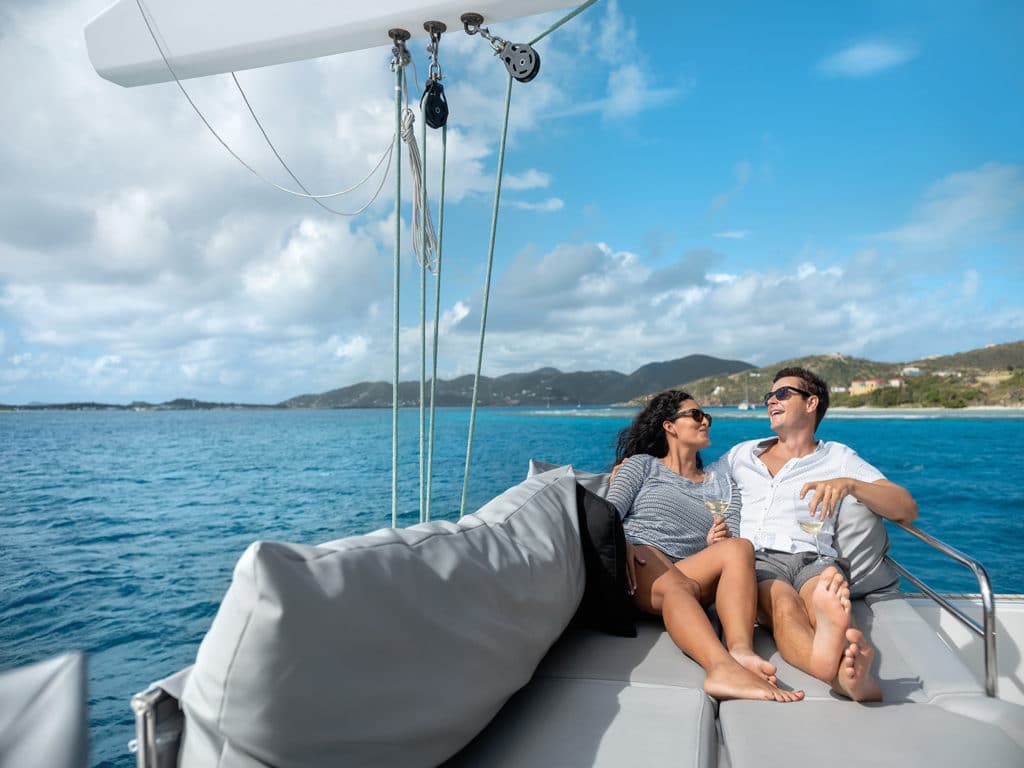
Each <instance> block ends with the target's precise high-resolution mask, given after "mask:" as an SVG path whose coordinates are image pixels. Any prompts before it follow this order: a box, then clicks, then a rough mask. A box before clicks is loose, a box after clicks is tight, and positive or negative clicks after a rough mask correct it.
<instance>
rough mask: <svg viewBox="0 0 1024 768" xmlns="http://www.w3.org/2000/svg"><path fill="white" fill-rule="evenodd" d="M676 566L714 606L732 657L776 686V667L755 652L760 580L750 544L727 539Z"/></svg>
mask: <svg viewBox="0 0 1024 768" xmlns="http://www.w3.org/2000/svg"><path fill="white" fill-rule="evenodd" d="M675 567H676V568H677V569H678V570H679V572H680V573H682V574H683V575H684V576H686V577H688V578H690V579H693V580H694V581H695V582H696V583H697V584H698V585H699V587H700V600H701V603H702V604H703V605H711V603H714V604H715V610H716V611H717V612H718V618H719V619H720V620H721V622H722V633H723V634H724V635H725V644H726V646H727V647H728V649H729V652H730V653H731V654H732V655H733V657H734V658H735V659H736V660H737V661H738V662H739V663H740V664H742V665H743V666H744V667H746V668H747V669H749V670H750V671H751V672H753V673H755V674H757V675H759V676H761V677H763V678H764V679H765V680H768V681H769V682H771V683H775V682H776V678H775V665H774V664H772V663H771V662H769V661H767V660H765V659H762V658H761V657H760V656H758V655H757V654H756V653H754V619H755V617H756V614H757V579H756V577H755V576H754V547H753V546H752V545H751V543H750V542H749V541H747V540H746V539H738V538H737V539H725V540H723V541H719V542H717V543H715V544H714V545H712V546H710V547H708V548H707V549H703V550H701V551H700V552H698V553H697V554H695V555H691V556H690V557H687V558H685V559H684V560H680V561H678V562H677V563H676V564H675Z"/></svg>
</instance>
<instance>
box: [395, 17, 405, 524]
mask: <svg viewBox="0 0 1024 768" xmlns="http://www.w3.org/2000/svg"><path fill="white" fill-rule="evenodd" d="M405 35H406V37H405V39H408V33H405ZM393 39H394V42H395V47H394V48H393V49H392V50H393V52H394V58H392V60H391V68H392V69H393V70H394V71H395V143H396V144H397V143H398V141H399V137H400V136H401V133H402V91H403V90H404V88H403V86H404V84H405V83H404V81H405V77H404V76H405V64H406V63H407V61H408V58H409V54H408V51H406V50H405V40H404V39H400V37H399V36H398V35H395V36H394V37H393ZM401 211H402V153H401V152H398V153H396V156H395V251H394V259H393V264H392V267H393V270H394V282H393V285H392V302H393V304H394V306H393V312H392V326H393V332H392V333H393V336H392V345H393V347H394V368H393V370H392V378H391V527H392V528H397V527H398V352H399V341H400V337H399V327H398V323H399V311H398V304H399V299H400V297H401V290H400V289H401V283H400V280H399V278H400V276H401V266H402V259H401V256H402V217H401Z"/></svg>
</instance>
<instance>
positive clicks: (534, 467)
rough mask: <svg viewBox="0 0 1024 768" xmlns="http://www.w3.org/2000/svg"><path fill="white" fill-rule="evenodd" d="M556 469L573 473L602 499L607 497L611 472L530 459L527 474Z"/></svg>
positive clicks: (581, 483) (530, 475) (583, 484)
mask: <svg viewBox="0 0 1024 768" xmlns="http://www.w3.org/2000/svg"><path fill="white" fill-rule="evenodd" d="M556 469H557V470H559V471H561V472H562V473H564V474H569V473H571V474H572V475H573V476H574V477H575V478H576V482H578V483H579V484H580V485H582V486H583V487H584V488H586V489H587V490H588V491H590V492H591V493H596V494H597V495H598V496H600V497H601V498H602V499H604V498H607V496H608V479H609V478H610V477H611V473H610V472H586V471H584V470H582V469H577V468H576V467H574V466H573V465H572V464H551V463H550V462H547V461H540V460H538V459H530V466H529V467H528V468H527V472H526V476H527V477H533V476H534V475H539V474H542V473H545V472H551V471H553V470H556Z"/></svg>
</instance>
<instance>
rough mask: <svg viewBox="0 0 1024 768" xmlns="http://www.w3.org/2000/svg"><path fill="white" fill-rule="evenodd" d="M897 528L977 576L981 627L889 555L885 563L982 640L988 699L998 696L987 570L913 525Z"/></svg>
mask: <svg viewBox="0 0 1024 768" xmlns="http://www.w3.org/2000/svg"><path fill="white" fill-rule="evenodd" d="M894 525H897V526H899V527H900V528H902V529H903V530H904V531H906V532H907V533H909V534H910V535H912V536H916V537H917V538H919V539H920V540H921V541H923V542H925V543H926V544H928V545H929V546H931V547H932V548H933V549H936V550H938V551H939V552H941V553H942V554H944V555H946V556H947V557H950V558H952V559H953V560H956V561H957V562H958V563H960V564H961V565H964V566H966V567H967V568H969V569H970V570H971V571H973V572H974V577H975V578H976V579H977V580H978V592H979V593H980V594H981V614H982V623H981V624H979V623H978V622H977V621H975V620H974V619H973V618H971V617H970V616H968V615H967V614H966V613H964V612H963V611H962V610H960V609H959V608H957V607H956V606H955V605H953V603H951V602H950V601H949V600H948V599H946V598H945V597H943V596H942V595H940V594H939V593H938V592H936V591H935V590H934V589H932V588H931V587H929V586H928V585H927V584H925V583H924V582H923V581H921V580H920V579H919V578H917V577H916V576H914V575H913V574H912V573H910V571H908V570H907V569H906V568H904V567H903V566H902V565H900V564H899V563H898V562H896V560H894V559H893V558H892V557H891V556H890V555H886V556H885V559H886V560H887V561H888V562H889V563H890V564H891V565H892V567H893V568H895V569H896V570H897V571H898V572H899V574H900V575H901V576H902V577H903V578H905V579H906V580H907V581H909V582H910V583H911V584H913V585H914V586H916V587H917V588H918V589H920V590H921V591H922V592H924V593H925V594H926V595H928V597H930V598H931V599H932V600H934V601H935V602H936V603H938V604H939V605H940V606H941V607H942V608H945V609H946V610H947V611H949V612H950V613H951V614H952V615H953V617H954V618H956V619H957V620H958V621H959V622H960V623H961V624H963V625H964V626H965V627H967V629H968V630H970V631H971V632H973V633H974V634H975V635H977V636H978V637H980V638H981V639H982V641H983V643H984V648H985V693H987V694H988V695H989V696H995V695H996V688H997V683H998V679H999V675H998V665H997V663H996V603H995V599H994V596H993V594H992V584H991V582H990V581H989V578H988V572H987V571H986V570H985V566H983V565H982V564H981V563H979V562H978V561H977V560H975V559H974V558H973V557H969V556H967V555H965V554H964V553H963V552H961V551H960V550H958V549H956V548H954V547H951V546H949V545H948V544H946V543H945V542H942V541H939V540H938V539H936V538H935V537H934V536H930V535H929V534H927V533H925V532H924V531H922V530H921V529H919V528H916V527H914V526H913V525H909V524H907V523H894Z"/></svg>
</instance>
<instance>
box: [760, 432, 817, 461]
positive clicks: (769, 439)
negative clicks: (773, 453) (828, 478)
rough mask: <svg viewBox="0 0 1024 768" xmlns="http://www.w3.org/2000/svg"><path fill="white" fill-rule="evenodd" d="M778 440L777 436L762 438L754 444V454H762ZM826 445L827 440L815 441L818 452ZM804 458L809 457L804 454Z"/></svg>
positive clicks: (815, 448)
mask: <svg viewBox="0 0 1024 768" xmlns="http://www.w3.org/2000/svg"><path fill="white" fill-rule="evenodd" d="M777 442H779V438H777V437H766V438H765V439H764V440H762V441H761V442H759V443H758V444H757V445H755V446H754V456H760V455H761V454H762V453H764V452H765V451H767V450H768V449H769V448H771V447H772V446H773V445H775V444H776V443H777ZM824 447H825V441H824V440H815V441H814V453H817V452H818V451H820V450H822V449H823V448H824ZM814 453H809V454H807V455H808V456H813V455H814ZM802 458H807V457H806V456H804V457H802Z"/></svg>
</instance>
